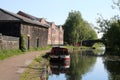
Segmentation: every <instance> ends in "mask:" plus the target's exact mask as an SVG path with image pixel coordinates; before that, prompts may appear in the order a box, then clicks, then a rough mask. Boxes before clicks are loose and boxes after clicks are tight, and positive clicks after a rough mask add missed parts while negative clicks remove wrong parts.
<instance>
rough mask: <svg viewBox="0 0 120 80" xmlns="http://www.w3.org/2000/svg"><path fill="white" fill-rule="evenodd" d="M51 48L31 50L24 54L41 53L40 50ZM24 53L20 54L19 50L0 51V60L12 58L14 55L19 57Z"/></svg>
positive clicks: (44, 48)
mask: <svg viewBox="0 0 120 80" xmlns="http://www.w3.org/2000/svg"><path fill="white" fill-rule="evenodd" d="M50 48H51V46H47V47H40V48H32V49H30V50H28V51H26V52H29V51H41V50H49V49H50ZM26 52H22V51H21V50H20V49H15V50H0V60H3V59H6V58H8V57H12V56H14V55H19V54H24V53H26Z"/></svg>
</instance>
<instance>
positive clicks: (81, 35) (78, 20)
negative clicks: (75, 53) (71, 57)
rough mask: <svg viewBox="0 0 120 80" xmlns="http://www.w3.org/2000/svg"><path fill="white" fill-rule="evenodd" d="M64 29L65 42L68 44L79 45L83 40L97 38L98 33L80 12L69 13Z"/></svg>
mask: <svg viewBox="0 0 120 80" xmlns="http://www.w3.org/2000/svg"><path fill="white" fill-rule="evenodd" d="M63 28H64V41H65V42H66V43H68V44H74V43H78V42H80V41H81V40H86V39H96V38H97V34H96V32H95V31H94V30H93V29H92V27H91V25H90V24H89V23H88V22H87V21H84V20H83V18H82V16H81V13H80V12H79V11H71V12H69V15H68V18H67V20H66V22H65V24H64V25H63Z"/></svg>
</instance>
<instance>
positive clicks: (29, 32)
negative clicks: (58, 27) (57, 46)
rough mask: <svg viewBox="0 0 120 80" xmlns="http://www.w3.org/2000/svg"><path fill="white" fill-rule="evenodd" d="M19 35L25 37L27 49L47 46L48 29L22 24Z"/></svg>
mask: <svg viewBox="0 0 120 80" xmlns="http://www.w3.org/2000/svg"><path fill="white" fill-rule="evenodd" d="M21 35H24V36H25V39H26V48H27V49H29V48H35V47H45V46H47V40H48V28H44V27H42V26H41V27H40V26H36V25H29V24H22V25H21Z"/></svg>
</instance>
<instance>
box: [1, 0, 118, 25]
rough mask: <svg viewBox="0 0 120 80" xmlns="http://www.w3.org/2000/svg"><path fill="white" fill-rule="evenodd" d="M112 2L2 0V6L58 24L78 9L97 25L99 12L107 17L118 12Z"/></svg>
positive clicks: (86, 18)
mask: <svg viewBox="0 0 120 80" xmlns="http://www.w3.org/2000/svg"><path fill="white" fill-rule="evenodd" d="M112 4H113V3H112V0H1V1H0V8H2V9H5V10H8V11H10V12H13V13H17V12H18V11H23V12H26V13H28V14H31V15H33V16H36V17H39V18H45V19H46V20H47V21H49V22H55V24H57V25H62V24H64V23H65V20H66V19H67V17H68V13H69V12H70V11H72V10H76V11H80V13H81V15H82V17H83V19H84V20H86V21H88V22H89V23H91V24H93V25H96V20H97V18H98V17H99V15H97V14H98V13H99V14H102V16H103V17H104V18H106V19H107V18H111V17H112V16H114V15H115V14H117V13H118V12H117V10H113V9H112V8H111V5H112Z"/></svg>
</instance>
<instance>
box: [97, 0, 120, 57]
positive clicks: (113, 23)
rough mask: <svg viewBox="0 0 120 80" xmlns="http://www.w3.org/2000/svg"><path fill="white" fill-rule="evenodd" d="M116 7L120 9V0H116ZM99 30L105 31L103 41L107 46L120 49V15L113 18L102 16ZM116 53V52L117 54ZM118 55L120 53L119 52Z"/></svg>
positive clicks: (113, 49) (98, 21) (116, 49)
mask: <svg viewBox="0 0 120 80" xmlns="http://www.w3.org/2000/svg"><path fill="white" fill-rule="evenodd" d="M114 7H117V8H118V9H120V0H118V1H117V2H114ZM97 23H98V24H99V28H97V29H98V30H99V32H103V37H102V39H103V41H104V44H105V46H106V48H109V49H111V50H112V51H116V52H117V51H118V52H119V51H120V42H119V40H120V35H119V34H120V17H119V15H115V16H114V17H113V18H111V19H104V18H103V17H102V16H101V17H99V19H98V20H97ZM115 55H116V54H115ZM117 55H120V54H118V53H117Z"/></svg>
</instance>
